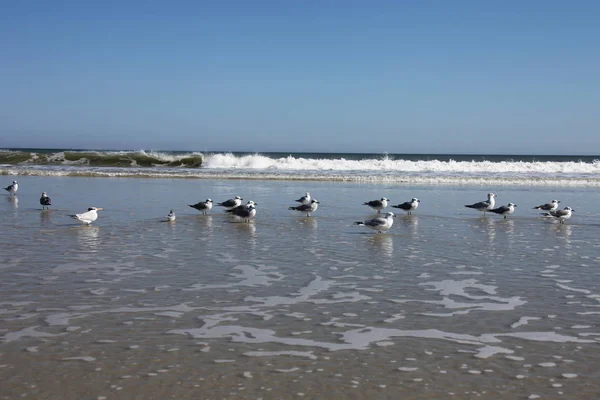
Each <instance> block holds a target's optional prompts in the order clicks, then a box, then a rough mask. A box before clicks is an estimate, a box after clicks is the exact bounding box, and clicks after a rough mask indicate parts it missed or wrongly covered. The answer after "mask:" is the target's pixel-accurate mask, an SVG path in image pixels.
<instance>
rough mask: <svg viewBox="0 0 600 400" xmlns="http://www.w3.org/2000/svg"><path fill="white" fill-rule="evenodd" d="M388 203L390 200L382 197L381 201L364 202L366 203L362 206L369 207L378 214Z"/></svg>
mask: <svg viewBox="0 0 600 400" xmlns="http://www.w3.org/2000/svg"><path fill="white" fill-rule="evenodd" d="M388 201H390V199H387V198H385V197H382V198H381V200H371V201H366V202H364V203H363V205H365V206H369V207H371V208H372V209H373V210H377V213H380V212H381V210H383V209H384V208H386V207H387V205H388Z"/></svg>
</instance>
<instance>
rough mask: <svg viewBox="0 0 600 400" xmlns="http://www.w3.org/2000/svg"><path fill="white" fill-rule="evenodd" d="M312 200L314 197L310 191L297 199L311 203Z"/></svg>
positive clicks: (302, 202) (300, 201)
mask: <svg viewBox="0 0 600 400" xmlns="http://www.w3.org/2000/svg"><path fill="white" fill-rule="evenodd" d="M311 200H312V197H310V193H308V192H306V194H305V195H304V196H302V197H300V198H299V199H298V200H296V201H297V202H298V203H301V204H310V201H311Z"/></svg>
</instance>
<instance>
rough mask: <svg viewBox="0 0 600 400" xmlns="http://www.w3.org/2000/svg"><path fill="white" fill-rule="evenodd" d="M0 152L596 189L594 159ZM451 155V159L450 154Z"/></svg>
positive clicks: (41, 169) (86, 171) (53, 166)
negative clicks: (592, 187) (593, 187)
mask: <svg viewBox="0 0 600 400" xmlns="http://www.w3.org/2000/svg"><path fill="white" fill-rule="evenodd" d="M435 157H436V156H431V155H426V156H415V155H397V156H394V155H391V156H390V155H387V154H384V155H377V154H347V155H340V154H295V155H285V154H273V153H267V154H239V153H238V154H234V153H198V152H156V151H144V150H139V151H90V150H81V151H70V150H69V151H67V150H57V151H38V150H31V151H25V150H1V151H0V174H3V175H36V176H87V177H143V178H165V177H166V178H196V179H277V180H322V181H346V182H373V183H377V182H379V183H414V184H420V183H425V184H479V183H481V184H489V183H498V184H517V185H569V186H599V185H600V161H598V160H597V159H595V158H594V157H589V156H588V157H584V159H583V160H582V159H581V158H578V157H569V156H546V157H545V159H541V160H540V159H538V158H536V157H534V156H523V157H521V159H517V160H512V159H509V158H508V157H507V156H473V157H472V158H469V156H464V155H463V156H439V157H438V158H435ZM455 158H456V159H455Z"/></svg>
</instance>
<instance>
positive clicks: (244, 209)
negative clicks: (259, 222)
mask: <svg viewBox="0 0 600 400" xmlns="http://www.w3.org/2000/svg"><path fill="white" fill-rule="evenodd" d="M225 212H228V213H230V214H231V215H233V216H234V217H236V218H239V219H243V220H244V222H246V223H248V222H250V220H251V219H252V218H254V217H255V216H256V203H255V202H253V201H252V200H250V201H249V202H248V204H246V205H243V206H239V207H235V208H232V209H231V210H227V211H225Z"/></svg>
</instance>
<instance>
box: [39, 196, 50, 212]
mask: <svg viewBox="0 0 600 400" xmlns="http://www.w3.org/2000/svg"><path fill="white" fill-rule="evenodd" d="M40 204H41V205H42V210H43V209H44V208H50V206H51V205H52V201H51V200H50V197H48V195H47V194H46V192H42V197H40Z"/></svg>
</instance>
